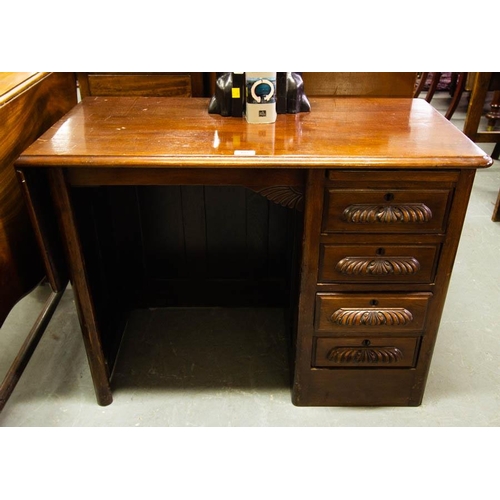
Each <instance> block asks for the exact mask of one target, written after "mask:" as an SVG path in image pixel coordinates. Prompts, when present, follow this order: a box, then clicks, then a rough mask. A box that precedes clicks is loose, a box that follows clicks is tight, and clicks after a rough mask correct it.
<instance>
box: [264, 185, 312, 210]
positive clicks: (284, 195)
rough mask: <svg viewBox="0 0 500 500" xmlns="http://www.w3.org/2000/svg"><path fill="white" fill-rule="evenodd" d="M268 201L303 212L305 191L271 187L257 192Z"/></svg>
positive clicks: (298, 188)
mask: <svg viewBox="0 0 500 500" xmlns="http://www.w3.org/2000/svg"><path fill="white" fill-rule="evenodd" d="M257 192H258V193H259V194H261V195H262V196H264V197H265V198H267V199H268V200H270V201H272V202H274V203H276V204H278V205H281V206H282V207H287V208H295V209H297V210H303V208H304V189H303V188H301V187H297V186H293V187H292V186H271V187H266V188H264V189H260V190H258V191H257Z"/></svg>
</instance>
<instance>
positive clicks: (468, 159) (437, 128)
mask: <svg viewBox="0 0 500 500" xmlns="http://www.w3.org/2000/svg"><path fill="white" fill-rule="evenodd" d="M208 102H209V101H208V99H205V98H164V97H163V98H158V97H90V98H86V99H84V100H83V101H82V102H81V103H79V104H78V105H77V106H75V108H73V109H72V110H71V111H70V113H68V114H67V115H66V116H65V117H64V118H63V119H61V120H60V121H59V122H58V123H57V124H55V125H54V126H53V127H52V128H51V129H50V130H49V131H47V133H45V134H44V135H43V136H42V137H41V138H40V139H38V140H37V141H36V142H35V143H34V144H33V145H32V146H30V147H29V148H28V149H27V150H26V151H25V152H24V154H23V155H22V156H21V157H20V159H19V160H18V162H17V163H16V164H17V165H18V166H41V167H43V166H63V167H79V166H80V167H81V166H85V167H89V166H96V167H135V168H139V167H198V168H201V167H217V168H230V167H238V168H239V167H247V166H248V167H252V168H256V167H257V168H258V167H286V168H314V167H317V168H328V167H333V168H335V167H342V168H363V167H376V166H381V167H397V168H406V167H408V168H432V167H460V168H478V167H487V166H489V165H491V163H492V161H491V159H490V158H489V157H488V156H487V155H486V154H485V153H484V152H483V151H482V150H481V149H480V148H478V147H477V146H476V145H475V144H474V143H473V142H471V141H470V140H469V139H468V138H467V137H466V136H465V135H464V134H462V132H460V131H459V130H458V129H457V128H456V127H455V126H454V125H452V124H451V123H450V122H449V121H448V120H446V119H445V118H444V117H443V116H442V115H441V114H440V113H439V112H437V111H436V110H435V109H434V108H433V107H432V106H431V105H430V104H428V103H427V102H425V101H424V100H423V99H403V98H357V97H352V98H351V97H343V98H315V99H311V108H312V109H311V112H310V113H300V114H296V115H292V114H286V115H278V118H277V121H276V123H274V124H248V123H247V122H246V120H245V119H244V118H233V117H221V116H220V115H213V114H209V113H208V111H207V108H208Z"/></svg>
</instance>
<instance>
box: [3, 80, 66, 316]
mask: <svg viewBox="0 0 500 500" xmlns="http://www.w3.org/2000/svg"><path fill="white" fill-rule="evenodd" d="M75 104H76V82H75V78H74V75H73V74H71V73H0V326H1V325H2V323H3V321H4V320H5V318H6V317H7V315H8V314H9V312H10V310H11V309H12V307H13V306H14V304H16V303H17V302H18V301H19V300H20V299H21V298H22V297H23V296H24V295H25V294H26V293H28V292H29V291H30V290H31V289H32V288H33V287H34V286H35V285H36V284H37V283H38V282H39V281H41V280H42V278H43V276H44V274H45V272H46V269H45V268H44V265H43V259H42V257H41V254H40V251H39V247H38V245H37V241H36V237H35V233H34V231H33V228H32V225H31V221H30V218H29V215H28V211H27V207H26V204H25V200H24V199H23V194H22V190H21V186H20V183H19V182H18V179H17V178H16V172H15V170H14V166H13V162H14V161H15V160H16V158H17V157H18V156H19V155H20V154H21V153H22V152H23V150H24V149H25V148H27V147H28V146H29V145H30V144H31V143H32V142H33V141H34V140H35V139H37V138H38V137H39V136H40V135H41V134H42V133H43V132H44V131H45V130H47V129H48V128H49V127H50V126H51V125H52V124H53V123H55V122H56V121H57V120H58V119H59V118H61V117H62V116H63V115H64V114H65V113H66V112H67V111H69V110H70V109H71V108H72V107H73V106H74V105H75ZM46 264H47V262H46ZM52 264H53V263H52Z"/></svg>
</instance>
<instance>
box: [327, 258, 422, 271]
mask: <svg viewBox="0 0 500 500" xmlns="http://www.w3.org/2000/svg"><path fill="white" fill-rule="evenodd" d="M335 269H336V270H337V271H338V272H340V273H342V274H347V275H355V276H357V275H362V274H365V275H372V276H386V275H389V274H394V275H408V274H415V273H417V272H418V271H419V270H420V263H419V262H418V260H417V259H415V258H414V257H377V258H371V257H345V258H343V259H342V260H341V261H339V262H338V263H337V265H336V266H335Z"/></svg>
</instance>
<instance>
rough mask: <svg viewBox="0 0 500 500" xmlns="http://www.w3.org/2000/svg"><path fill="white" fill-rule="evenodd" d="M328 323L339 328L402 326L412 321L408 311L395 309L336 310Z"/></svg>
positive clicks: (400, 308) (399, 308) (401, 308)
mask: <svg viewBox="0 0 500 500" xmlns="http://www.w3.org/2000/svg"><path fill="white" fill-rule="evenodd" d="M330 321H331V322H332V323H334V324H336V325H340V326H380V325H386V326H402V325H407V324H408V323H410V322H412V321H413V315H412V313H411V312H410V311H408V309H404V308H403V307H395V308H391V309H358V308H342V309H337V310H336V311H335V312H334V313H333V314H332V315H331V316H330Z"/></svg>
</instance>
